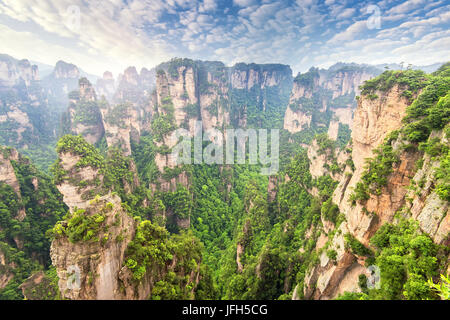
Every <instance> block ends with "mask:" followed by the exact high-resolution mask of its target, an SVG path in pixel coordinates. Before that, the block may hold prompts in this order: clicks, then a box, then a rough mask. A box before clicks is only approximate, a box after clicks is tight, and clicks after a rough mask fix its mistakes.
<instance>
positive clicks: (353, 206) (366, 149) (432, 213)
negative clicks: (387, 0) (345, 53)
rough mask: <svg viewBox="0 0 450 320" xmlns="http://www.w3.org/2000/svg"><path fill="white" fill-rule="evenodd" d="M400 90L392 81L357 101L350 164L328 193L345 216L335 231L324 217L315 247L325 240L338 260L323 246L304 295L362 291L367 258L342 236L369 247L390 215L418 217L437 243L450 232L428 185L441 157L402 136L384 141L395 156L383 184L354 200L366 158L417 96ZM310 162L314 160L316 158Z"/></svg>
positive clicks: (444, 206) (441, 136)
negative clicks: (433, 156) (420, 164)
mask: <svg viewBox="0 0 450 320" xmlns="http://www.w3.org/2000/svg"><path fill="white" fill-rule="evenodd" d="M404 91H405V89H404V88H400V87H399V86H398V85H394V86H393V87H392V88H390V89H389V90H387V91H377V92H375V94H373V95H365V96H362V97H361V98H360V99H359V101H358V106H357V109H356V111H355V116H354V121H353V126H352V127H353V131H352V142H353V144H352V146H351V148H352V153H351V157H350V159H351V160H352V161H353V164H354V168H351V167H350V166H349V165H347V166H346V168H345V171H344V174H343V175H342V177H341V178H340V179H336V180H337V181H339V184H338V186H337V188H336V189H335V191H334V193H333V196H332V201H333V203H335V204H337V205H338V207H339V211H340V212H341V213H342V214H343V215H344V216H345V220H344V221H343V222H342V223H341V224H340V225H339V227H338V228H337V230H335V231H333V229H334V226H333V225H330V224H329V223H327V222H326V221H324V218H323V216H322V224H323V227H324V228H323V230H324V233H323V234H322V235H321V238H323V239H322V240H321V241H318V242H317V244H316V250H319V249H321V248H322V247H323V246H324V245H325V243H328V247H327V250H328V252H329V251H330V250H332V251H334V252H336V258H335V259H334V261H332V260H331V259H330V258H329V256H328V254H327V252H326V250H322V251H321V255H320V262H319V264H318V265H316V266H314V267H313V268H312V269H311V270H310V271H309V272H308V274H307V275H306V277H305V286H304V294H305V297H306V298H308V299H333V298H335V297H337V296H338V294H341V293H343V292H344V291H351V292H360V289H359V287H358V277H359V275H360V274H365V275H366V276H369V275H370V272H369V271H368V269H367V268H366V267H367V266H365V257H362V256H358V255H356V254H354V253H352V252H351V251H350V250H349V249H348V248H347V247H346V240H345V239H344V236H345V235H346V234H350V235H351V236H353V237H354V238H355V239H356V240H357V241H359V242H360V243H362V244H363V245H364V246H366V247H370V243H369V240H370V238H371V237H372V236H373V235H374V234H375V232H376V231H377V230H378V229H379V228H380V227H381V226H382V225H383V224H385V223H392V222H393V221H394V216H395V215H396V214H398V213H399V212H403V214H406V215H409V216H410V217H412V218H414V219H416V220H417V221H418V222H419V226H420V229H421V230H422V231H424V232H426V233H428V234H429V235H430V236H431V238H432V239H433V240H434V241H435V243H437V244H442V243H443V242H444V241H446V240H445V239H446V237H447V236H448V232H449V230H450V225H449V218H448V215H447V213H448V203H447V202H446V201H443V200H441V199H440V198H439V197H438V196H437V194H436V193H435V192H434V191H433V187H432V185H433V184H434V183H436V180H435V179H436V178H435V177H434V168H436V167H437V166H438V165H439V161H436V160H434V161H433V160H432V159H431V158H430V157H429V156H427V155H425V156H424V155H423V153H422V152H420V151H419V150H417V149H415V148H409V147H408V146H409V142H408V141H406V140H405V139H404V137H403V136H402V134H399V135H396V136H392V138H390V140H388V142H387V143H388V146H390V148H392V153H393V154H395V155H396V157H397V160H396V161H394V163H393V164H392V172H391V173H390V174H389V175H388V176H387V182H386V184H385V185H384V186H382V187H380V188H379V191H378V192H377V193H375V194H372V193H370V194H369V196H368V199H367V200H365V201H359V200H357V201H354V200H353V199H352V194H353V193H354V192H355V191H354V190H355V188H356V185H357V183H358V182H360V181H361V178H362V175H363V173H364V171H365V170H366V168H367V166H366V161H365V160H366V159H367V158H372V157H374V156H375V153H374V150H375V149H376V148H377V147H379V146H380V145H381V144H382V143H384V141H385V139H386V138H387V136H388V134H390V133H391V132H392V131H394V130H398V129H400V128H402V126H403V125H404V124H403V123H402V119H403V118H404V116H405V115H406V109H407V107H408V106H409V105H410V103H411V102H410V101H412V100H413V99H414V98H415V97H416V96H414V97H412V99H411V100H409V99H408V98H406V97H404V95H403V94H402V93H403V92H404ZM433 136H434V137H436V138H438V139H439V140H440V142H441V143H442V144H444V145H448V140H447V139H446V138H445V137H444V134H443V133H442V132H435V133H433V134H432V137H433ZM422 157H424V158H423V159H424V160H423V162H424V165H423V167H422V168H421V169H418V168H417V161H418V160H419V159H421V158H422ZM311 161H312V163H313V161H314V160H311ZM322 162H323V161H322ZM311 168H312V169H313V170H312V172H311V173H312V174H313V175H316V176H319V175H321V174H322V173H323V172H320V171H318V170H315V169H314V168H315V165H312V166H311ZM315 171H318V172H315ZM417 181H421V182H420V191H419V192H418V191H417V189H416V188H413V189H412V190H411V188H410V185H411V184H412V183H413V184H416V183H417ZM433 181H434V182H433ZM408 212H409V214H408ZM331 231H333V233H330V232H331Z"/></svg>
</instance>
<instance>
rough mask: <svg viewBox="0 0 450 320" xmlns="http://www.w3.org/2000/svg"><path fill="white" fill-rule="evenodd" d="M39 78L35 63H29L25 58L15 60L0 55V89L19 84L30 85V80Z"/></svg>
mask: <svg viewBox="0 0 450 320" xmlns="http://www.w3.org/2000/svg"><path fill="white" fill-rule="evenodd" d="M37 80H39V71H38V68H37V66H36V65H31V64H30V62H29V61H28V60H26V59H24V60H20V61H18V60H15V59H14V58H12V57H10V56H8V55H4V54H2V55H0V89H1V88H2V87H3V88H5V87H12V86H14V85H20V84H21V82H22V83H23V84H24V85H25V86H30V84H31V83H32V81H37Z"/></svg>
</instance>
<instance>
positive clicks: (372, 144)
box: [333, 86, 410, 212]
mask: <svg viewBox="0 0 450 320" xmlns="http://www.w3.org/2000/svg"><path fill="white" fill-rule="evenodd" d="M409 103H410V102H409V100H408V99H407V98H405V97H402V96H401V90H400V88H399V87H398V86H395V87H394V88H392V89H391V90H389V91H388V92H379V97H378V98H376V99H373V100H372V99H369V98H361V99H360V100H359V102H358V108H357V109H356V111H355V117H354V122H353V125H352V127H353V130H352V143H353V146H352V160H353V163H354V165H355V170H354V172H353V173H352V177H351V179H350V180H349V181H345V180H344V181H340V183H339V185H338V187H337V190H336V191H335V193H334V194H333V201H334V202H335V203H336V204H337V205H338V206H339V209H340V210H341V211H342V212H348V211H350V210H351V208H350V204H349V197H350V194H351V192H350V190H351V189H353V188H354V187H355V185H356V183H357V182H358V181H359V179H360V178H361V174H362V171H363V170H364V164H365V159H368V158H371V157H372V156H373V149H375V148H376V147H377V146H378V145H380V144H381V143H382V142H383V140H384V139H385V138H386V136H387V135H388V134H389V133H390V132H391V131H393V130H397V129H399V128H400V127H401V126H402V119H403V117H404V116H405V114H406V108H407V106H408V105H409ZM343 185H346V188H345V190H343V188H342V187H343ZM346 190H348V191H346Z"/></svg>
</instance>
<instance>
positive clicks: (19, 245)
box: [0, 148, 67, 299]
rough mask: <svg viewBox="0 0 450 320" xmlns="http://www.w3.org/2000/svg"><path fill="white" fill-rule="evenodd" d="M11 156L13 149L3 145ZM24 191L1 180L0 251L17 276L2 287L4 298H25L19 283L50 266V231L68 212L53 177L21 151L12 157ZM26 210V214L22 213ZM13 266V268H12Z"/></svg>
mask: <svg viewBox="0 0 450 320" xmlns="http://www.w3.org/2000/svg"><path fill="white" fill-rule="evenodd" d="M2 152H3V154H4V155H5V157H6V158H8V157H9V156H10V154H11V152H12V151H11V149H7V148H5V149H2ZM11 164H12V166H13V168H14V173H15V176H16V177H17V180H18V182H19V187H20V188H19V190H20V194H17V193H16V192H15V191H14V189H13V188H12V187H11V186H9V185H7V184H6V183H4V182H2V183H0V230H1V231H0V245H1V249H0V254H2V255H4V256H5V257H6V265H5V266H2V267H1V268H5V267H6V270H3V272H5V273H8V272H11V273H12V274H13V275H14V277H13V279H12V280H10V282H8V285H7V286H6V287H4V288H2V289H0V299H23V296H22V290H21V289H20V288H19V286H20V285H21V284H22V283H23V282H24V281H25V280H26V279H27V278H28V277H29V276H31V274H32V273H33V272H35V271H37V270H44V269H48V268H49V266H50V265H51V261H50V241H51V240H50V239H49V238H48V237H47V231H48V230H50V229H51V228H53V226H54V225H55V223H56V222H57V221H58V220H60V219H61V218H62V217H63V216H64V215H65V214H66V212H67V206H66V205H65V204H64V203H63V201H62V196H61V194H60V193H59V192H58V190H57V189H56V187H55V186H54V184H53V181H52V179H51V178H50V177H49V176H48V175H46V174H44V173H42V172H40V171H39V170H38V169H36V168H35V167H34V166H33V165H32V164H31V162H30V160H29V159H27V158H24V157H22V156H21V155H20V154H19V155H18V160H11ZM19 211H23V213H24V214H25V217H23V219H21V218H20V217H19ZM8 269H9V271H8Z"/></svg>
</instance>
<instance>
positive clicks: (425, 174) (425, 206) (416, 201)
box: [406, 131, 450, 244]
mask: <svg viewBox="0 0 450 320" xmlns="http://www.w3.org/2000/svg"><path fill="white" fill-rule="evenodd" d="M431 138H439V139H440V142H441V143H442V144H444V145H448V144H449V141H448V139H447V138H446V137H445V134H444V133H443V132H442V131H440V132H433V133H432V134H431ZM439 165H440V163H439V161H436V160H433V159H432V158H431V157H430V156H429V155H427V154H425V155H424V163H423V166H422V168H420V169H418V170H417V171H416V173H415V175H414V177H413V178H412V181H413V183H414V185H417V187H416V188H412V189H411V190H409V191H408V193H407V195H406V197H407V198H408V199H411V200H410V201H408V202H407V203H406V209H409V210H410V212H411V215H412V217H413V218H414V219H415V220H417V221H419V226H420V228H421V229H422V230H423V231H424V232H426V233H428V234H429V235H430V236H431V238H432V239H433V240H434V242H436V243H438V244H444V241H445V240H446V238H447V235H448V232H449V230H450V217H449V215H448V211H449V207H448V202H447V201H443V200H442V199H441V198H439V196H438V195H437V194H436V192H435V190H434V185H435V184H436V183H437V182H436V181H435V177H434V171H435V169H436V168H437V167H439Z"/></svg>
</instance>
